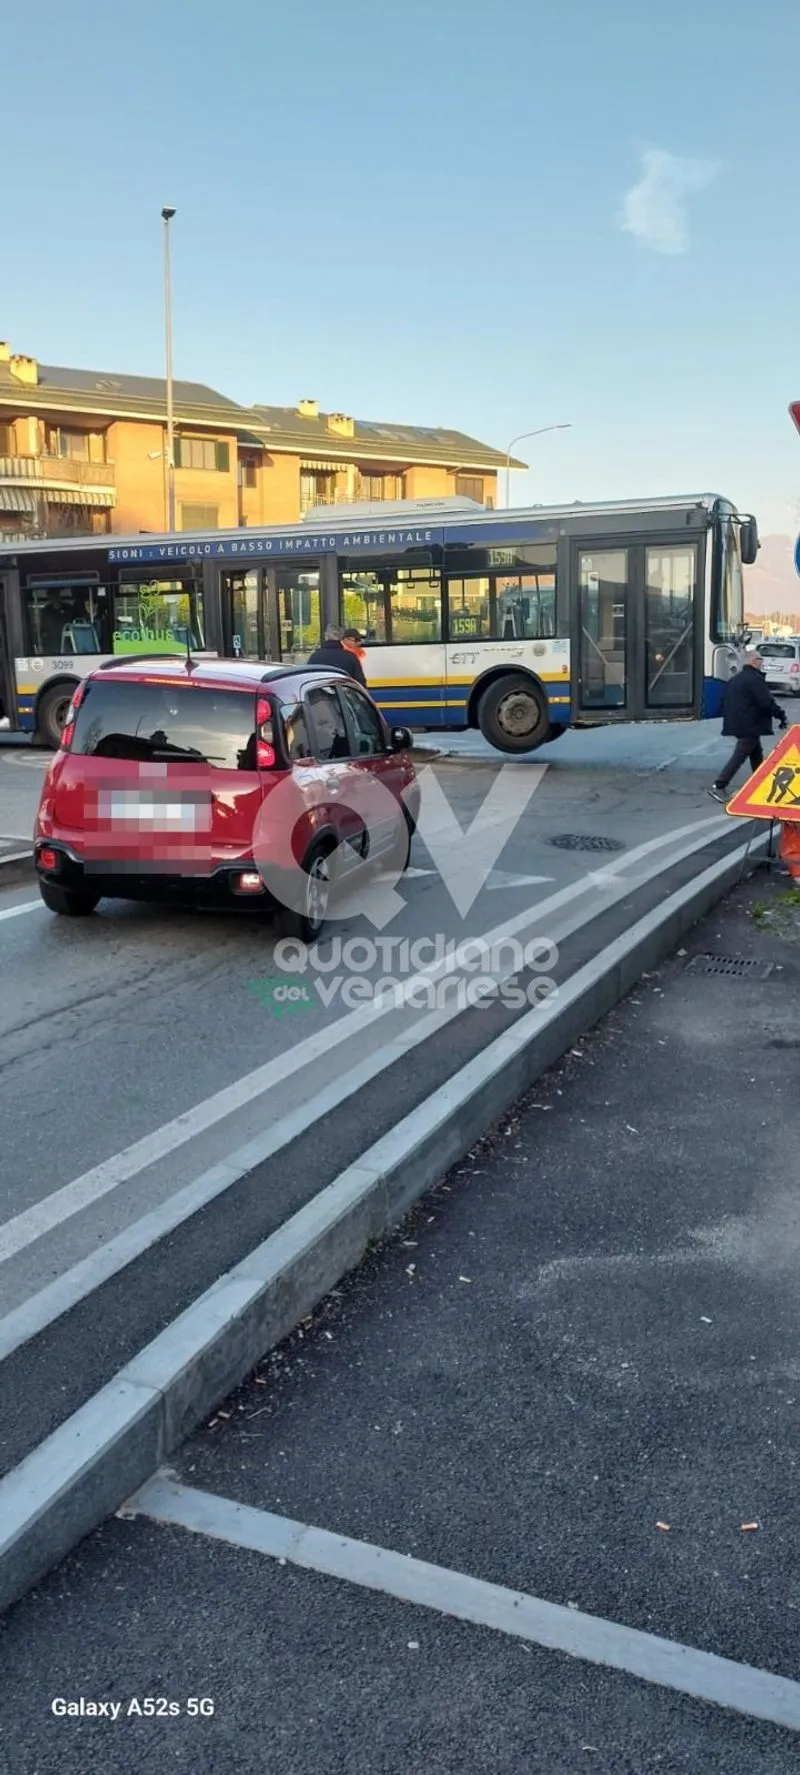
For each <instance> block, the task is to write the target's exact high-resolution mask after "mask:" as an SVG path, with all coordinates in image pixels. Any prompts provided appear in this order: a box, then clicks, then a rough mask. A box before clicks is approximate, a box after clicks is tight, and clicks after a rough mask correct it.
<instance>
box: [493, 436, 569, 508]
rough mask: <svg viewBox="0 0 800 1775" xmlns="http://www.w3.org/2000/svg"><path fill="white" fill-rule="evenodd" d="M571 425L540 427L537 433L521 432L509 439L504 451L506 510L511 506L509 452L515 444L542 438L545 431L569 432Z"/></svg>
mask: <svg viewBox="0 0 800 1775" xmlns="http://www.w3.org/2000/svg"><path fill="white" fill-rule="evenodd" d="M571 430H572V426H571V425H540V426H539V428H538V430H537V431H521V432H520V433H519V436H518V437H516V438H512V439H511V443H510V444H509V446H508V449H507V451H506V509H508V507H509V505H510V504H511V452H512V450H513V448H514V445H515V444H523V443H524V442H525V439H526V438H542V437H544V434H545V432H547V431H571Z"/></svg>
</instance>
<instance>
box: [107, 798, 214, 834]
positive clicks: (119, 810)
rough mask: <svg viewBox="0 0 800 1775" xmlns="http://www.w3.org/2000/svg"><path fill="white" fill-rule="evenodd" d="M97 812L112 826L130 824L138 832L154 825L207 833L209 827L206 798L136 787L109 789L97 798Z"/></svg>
mask: <svg viewBox="0 0 800 1775" xmlns="http://www.w3.org/2000/svg"><path fill="white" fill-rule="evenodd" d="M97 811H98V814H99V817H100V819H101V820H103V821H108V823H109V825H111V826H129V827H133V828H135V829H136V830H138V831H140V832H141V831H148V830H150V829H152V828H157V829H158V831H159V832H208V831H209V829H210V826H211V803H210V801H209V800H208V798H207V797H203V798H202V799H192V798H191V797H190V796H184V795H152V794H146V793H142V791H141V790H138V789H110V790H107V791H105V792H103V793H102V794H101V795H100V796H99V798H98V810H97Z"/></svg>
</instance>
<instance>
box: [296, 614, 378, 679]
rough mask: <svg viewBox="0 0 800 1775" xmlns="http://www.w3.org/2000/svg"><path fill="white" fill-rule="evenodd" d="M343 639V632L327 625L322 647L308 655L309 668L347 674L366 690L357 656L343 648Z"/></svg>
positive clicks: (316, 648) (362, 668) (362, 670)
mask: <svg viewBox="0 0 800 1775" xmlns="http://www.w3.org/2000/svg"><path fill="white" fill-rule="evenodd" d="M343 639H344V636H343V630H342V629H336V628H334V627H333V625H332V624H330V623H329V624H328V627H327V629H326V630H325V639H324V641H323V643H322V646H321V647H315V648H314V652H313V653H311V654H309V658H308V663H309V665H310V666H327V668H328V671H329V672H347V674H348V676H349V677H350V678H355V679H356V681H357V682H358V683H359V684H363V685H364V687H365V688H366V683H367V680H366V678H365V676H364V667H363V666H362V664H361V661H360V659H359V658H358V655H357V654H355V653H351V652H350V649H349V647H344V646H343V644H342V643H343Z"/></svg>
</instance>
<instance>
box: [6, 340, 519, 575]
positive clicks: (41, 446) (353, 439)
mask: <svg viewBox="0 0 800 1775" xmlns="http://www.w3.org/2000/svg"><path fill="white" fill-rule="evenodd" d="M173 407H174V424H175V506H176V523H177V527H178V529H180V530H188V531H191V530H209V529H214V528H219V529H228V528H234V527H235V526H237V525H249V526H258V525H263V524H284V523H286V524H291V523H295V522H296V521H297V519H298V518H299V517H300V516H301V515H302V513H303V512H304V511H308V510H311V509H312V508H314V507H316V506H324V505H338V504H342V503H344V502H349V501H351V500H370V501H371V500H380V499H386V500H397V499H420V498H441V497H446V496H448V495H453V494H461V495H464V496H466V497H468V498H470V499H475V500H477V501H478V502H479V503H480V504H483V505H488V506H491V505H494V504H496V500H497V476H498V472H499V470H500V469H501V468H505V461H506V459H505V456H504V455H503V454H502V452H500V451H498V450H495V449H493V448H492V447H491V446H490V445H487V444H482V443H480V442H479V441H478V440H477V439H476V438H471V437H467V436H466V435H465V434H464V433H462V432H458V431H452V430H449V429H448V428H446V427H442V428H440V429H437V428H430V427H426V426H414V425H400V424H391V423H387V424H380V423H376V422H372V421H366V420H358V419H353V418H350V417H349V416H348V415H346V414H343V413H323V412H320V410H319V407H318V405H317V402H316V401H313V400H301V401H299V402H298V404H297V406H296V407H270V406H261V405H259V404H255V405H254V406H252V407H243V406H240V405H239V404H238V403H237V402H236V401H232V400H229V399H228V398H227V396H225V395H222V394H218V393H217V392H216V390H215V389H213V388H207V387H205V386H204V385H203V384H202V383H195V382H175V383H174V387H173ZM166 426H167V413H166V384H165V382H164V380H163V379H162V378H159V377H147V376H128V375H124V374H119V375H116V374H112V373H105V374H104V373H101V372H97V371H93V370H73V369H64V368H59V367H57V366H55V367H54V366H52V365H45V364H40V363H38V362H37V360H36V359H35V358H31V357H25V356H22V355H19V354H15V353H13V352H12V351H11V349H10V347H9V346H8V345H7V344H3V343H0V539H4V540H6V541H8V540H9V539H12V538H13V539H14V540H22V539H23V538H27V537H37V536H59V535H66V534H69V533H71V532H74V533H78V534H84V535H85V534H87V533H90V532H101V533H104V532H111V533H114V534H116V535H122V536H130V535H134V534H137V533H138V532H142V531H160V530H165V529H166V528H167V510H168V506H167V429H166ZM511 466H512V467H514V468H524V467H525V464H524V463H522V462H520V461H518V460H517V459H516V458H512V462H511Z"/></svg>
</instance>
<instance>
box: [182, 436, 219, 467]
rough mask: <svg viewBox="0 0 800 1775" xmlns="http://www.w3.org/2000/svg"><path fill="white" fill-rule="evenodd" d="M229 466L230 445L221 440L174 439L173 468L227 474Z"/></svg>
mask: <svg viewBox="0 0 800 1775" xmlns="http://www.w3.org/2000/svg"><path fill="white" fill-rule="evenodd" d="M230 466H231V451H230V445H229V444H228V443H227V442H226V441H225V440H224V439H221V438H176V439H175V467H176V468H205V469H209V470H210V471H211V472H212V473H214V472H215V471H216V473H218V474H222V475H226V474H228V472H229V470H230Z"/></svg>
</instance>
